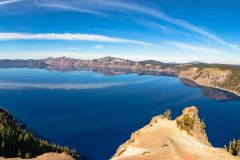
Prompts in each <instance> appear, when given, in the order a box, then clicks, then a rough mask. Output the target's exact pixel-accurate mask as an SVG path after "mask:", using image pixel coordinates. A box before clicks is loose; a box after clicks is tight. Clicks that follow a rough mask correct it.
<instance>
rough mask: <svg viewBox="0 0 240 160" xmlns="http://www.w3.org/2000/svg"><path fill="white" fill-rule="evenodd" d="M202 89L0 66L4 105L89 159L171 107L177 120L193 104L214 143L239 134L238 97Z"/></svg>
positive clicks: (158, 80)
mask: <svg viewBox="0 0 240 160" xmlns="http://www.w3.org/2000/svg"><path fill="white" fill-rule="evenodd" d="M203 93H205V92H203V91H202V89H201V88H193V87H189V86H187V85H185V84H183V83H182V82H181V81H180V80H179V79H178V78H176V77H170V76H154V75H138V74H123V75H111V76H109V75H104V74H101V73H96V72H91V71H71V72H59V71H47V70H41V69H0V106H3V107H4V108H6V109H7V110H8V111H9V112H10V113H12V114H13V115H14V116H15V117H16V118H17V119H19V120H20V121H21V122H23V123H25V124H27V126H28V127H29V128H30V129H31V130H32V131H34V132H35V133H37V134H38V135H40V136H41V137H44V138H46V139H48V140H49V141H51V142H55V143H58V144H61V145H68V146H70V147H72V148H76V149H77V151H78V152H79V153H80V154H81V155H83V156H86V157H88V158H89V159H90V160H106V159H109V158H110V157H111V156H112V155H113V154H114V153H115V151H116V149H117V148H118V146H119V145H120V144H122V143H123V142H125V141H126V140H127V139H129V137H130V135H131V133H132V132H133V131H136V130H137V129H139V128H142V127H143V126H144V125H146V124H147V123H149V121H150V120H151V118H152V117H153V116H156V115H158V114H161V113H163V112H164V111H165V110H166V109H171V111H172V114H173V115H172V116H173V117H174V118H175V117H176V116H178V115H180V114H181V111H182V109H183V108H185V107H187V106H192V105H194V106H197V107H198V108H199V113H200V117H201V118H204V119H205V122H206V126H207V128H206V132H207V135H208V137H209V140H210V142H211V143H212V144H213V146H217V147H223V145H224V144H227V143H228V141H229V140H231V139H233V138H240V129H239V128H240V123H239V116H240V101H239V99H238V98H236V97H235V98H233V99H231V98H230V99H229V100H228V101H219V100H214V99H211V98H209V97H208V96H207V95H206V93H205V94H203ZM210 93H211V94H216V95H210V96H212V97H215V96H216V97H218V95H217V94H218V93H217V92H208V94H210ZM216 99H217V98H216Z"/></svg>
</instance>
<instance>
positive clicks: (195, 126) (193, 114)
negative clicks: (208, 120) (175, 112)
mask: <svg viewBox="0 0 240 160" xmlns="http://www.w3.org/2000/svg"><path fill="white" fill-rule="evenodd" d="M186 117H188V118H189V120H190V121H191V123H192V126H191V128H190V130H189V132H188V133H189V134H190V135H191V136H193V137H194V138H195V139H196V140H198V141H199V142H201V143H203V144H206V145H209V146H211V144H210V143H209V141H208V137H207V135H206V133H205V123H204V121H203V120H202V121H201V120H200V118H199V116H198V109H197V108H196V107H194V106H192V107H188V108H185V109H184V110H183V111H182V115H181V116H179V117H177V118H176V122H178V121H183V119H184V118H186Z"/></svg>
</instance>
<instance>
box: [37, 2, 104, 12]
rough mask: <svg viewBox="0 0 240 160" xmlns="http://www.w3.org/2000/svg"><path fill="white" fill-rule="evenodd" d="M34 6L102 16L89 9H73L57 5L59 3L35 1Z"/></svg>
mask: <svg viewBox="0 0 240 160" xmlns="http://www.w3.org/2000/svg"><path fill="white" fill-rule="evenodd" d="M35 5H37V6H38V7H45V8H53V9H60V10H66V11H74V12H83V13H92V14H101V15H103V13H101V12H98V11H93V10H89V9H86V8H82V7H75V6H72V5H67V4H64V3H59V2H55V1H35Z"/></svg>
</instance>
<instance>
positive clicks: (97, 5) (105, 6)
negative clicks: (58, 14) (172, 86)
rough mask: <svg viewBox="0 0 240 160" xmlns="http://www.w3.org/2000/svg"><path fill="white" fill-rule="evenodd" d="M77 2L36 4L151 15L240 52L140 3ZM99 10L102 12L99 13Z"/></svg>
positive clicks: (185, 23)
mask: <svg viewBox="0 0 240 160" xmlns="http://www.w3.org/2000/svg"><path fill="white" fill-rule="evenodd" d="M37 2H38V1H37ZM62 2H64V1H62ZM73 2H74V1H73ZM77 2H78V3H74V4H78V5H76V7H75V6H74V7H73V5H72V4H71V2H68V3H59V1H58V2H56V1H49V0H44V1H41V2H38V3H36V5H38V6H42V7H50V8H56V9H65V10H71V11H79V12H88V13H91V12H92V13H101V14H103V13H104V11H125V10H129V11H132V12H138V13H142V14H145V15H149V16H152V17H155V18H158V19H160V20H164V21H165V22H168V23H170V24H172V25H175V26H178V27H181V28H183V29H185V30H188V31H190V32H193V33H192V34H195V37H196V36H201V37H202V39H208V40H210V41H212V42H215V43H218V44H221V45H224V46H226V47H229V48H232V49H234V50H237V51H240V47H239V45H237V44H233V43H230V42H227V41H225V40H224V39H222V38H221V37H219V36H217V35H215V34H213V33H210V32H208V31H206V30H204V29H202V28H200V27H198V26H196V25H193V24H191V23H189V22H187V21H185V20H182V19H177V18H173V17H171V16H169V15H167V14H165V13H163V12H161V11H159V10H157V9H154V8H151V7H146V6H143V5H141V4H139V3H132V2H129V1H128V2H126V1H119V0H90V1H88V2H85V1H81V0H80V1H77ZM79 4H80V5H79ZM90 4H94V5H90ZM92 6H94V7H92ZM113 8H114V9H113ZM99 10H100V11H101V12H99ZM160 27H161V28H160V29H165V30H166V27H164V28H163V27H162V25H161V26H160ZM168 31H169V30H168Z"/></svg>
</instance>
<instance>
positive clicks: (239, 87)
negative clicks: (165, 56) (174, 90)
mask: <svg viewBox="0 0 240 160" xmlns="http://www.w3.org/2000/svg"><path fill="white" fill-rule="evenodd" d="M178 76H179V77H180V78H186V79H189V80H192V81H194V82H195V83H197V84H199V85H202V86H209V87H215V88H220V89H224V90H227V91H230V92H232V93H234V94H237V95H240V70H239V69H234V68H220V67H218V68H217V67H211V66H210V67H204V68H202V67H187V68H185V69H182V70H180V71H179V73H178Z"/></svg>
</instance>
